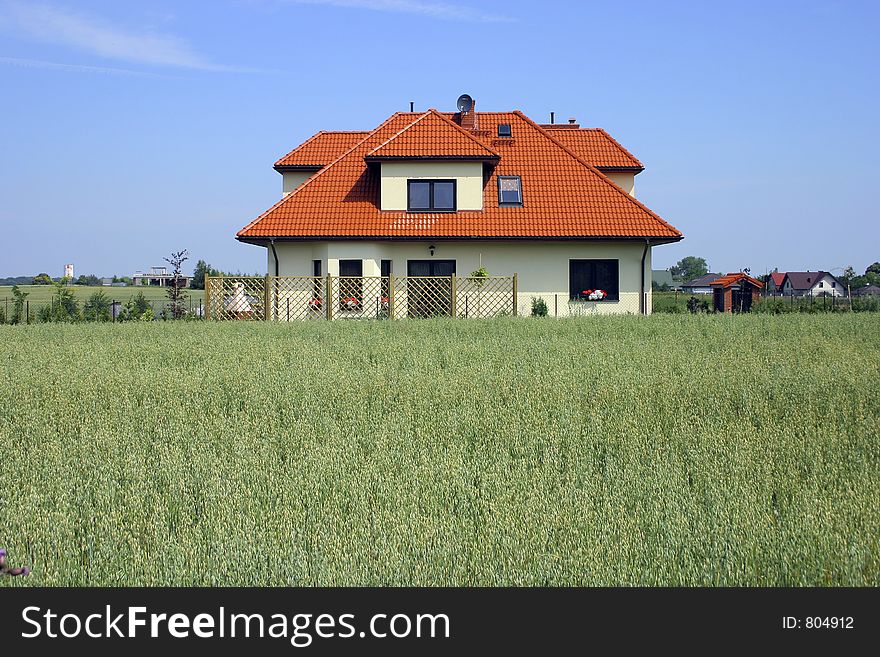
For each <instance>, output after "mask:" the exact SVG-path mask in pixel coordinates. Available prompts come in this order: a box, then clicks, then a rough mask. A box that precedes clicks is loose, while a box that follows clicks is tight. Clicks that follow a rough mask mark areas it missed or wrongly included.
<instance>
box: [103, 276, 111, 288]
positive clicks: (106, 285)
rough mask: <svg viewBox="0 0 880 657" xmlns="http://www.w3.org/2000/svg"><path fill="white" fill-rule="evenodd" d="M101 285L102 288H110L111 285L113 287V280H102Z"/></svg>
mask: <svg viewBox="0 0 880 657" xmlns="http://www.w3.org/2000/svg"><path fill="white" fill-rule="evenodd" d="M101 285H103V286H104V287H110V286H111V285H113V279H112V278H102V279H101Z"/></svg>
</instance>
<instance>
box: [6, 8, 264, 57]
mask: <svg viewBox="0 0 880 657" xmlns="http://www.w3.org/2000/svg"><path fill="white" fill-rule="evenodd" d="M3 9H4V11H3V12H2V13H0V25H5V26H6V27H7V29H10V28H11V29H13V30H15V33H16V34H20V35H24V36H26V37H28V38H31V39H34V40H38V41H45V42H48V43H52V44H56V45H57V44H63V45H67V46H71V47H73V48H77V49H79V50H82V51H85V52H89V53H91V54H94V55H99V56H101V57H106V58H108V59H116V60H122V61H127V62H135V63H139V64H150V65H154V66H168V67H175V68H187V69H196V70H203V71H239V72H242V71H247V69H240V68H234V67H229V66H221V65H218V64H213V63H211V62H210V61H208V60H207V59H205V58H204V57H203V56H202V55H200V54H199V53H197V52H196V51H195V50H194V49H193V48H192V46H191V45H190V44H189V43H187V42H186V41H185V40H184V39H181V38H179V37H176V36H173V35H168V34H153V33H141V34H139V33H135V32H131V31H128V30H126V29H125V28H122V27H119V26H116V25H112V24H110V23H108V22H106V21H103V20H101V19H98V18H93V17H86V16H84V15H82V14H77V13H73V12H70V11H67V10H64V9H60V8H57V7H52V6H50V5H34V4H24V3H21V2H7V3H5V4H4V6H3Z"/></svg>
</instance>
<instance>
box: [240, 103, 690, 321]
mask: <svg viewBox="0 0 880 657" xmlns="http://www.w3.org/2000/svg"><path fill="white" fill-rule="evenodd" d="M468 101H469V102H470V104H469V105H468V104H465V106H464V107H465V109H463V110H462V111H460V112H457V113H449V112H439V111H437V110H433V109H432V110H428V111H426V112H400V113H397V114H394V115H392V116H390V117H389V118H388V119H386V120H385V121H384V122H383V123H382V124H381V125H379V126H378V127H377V128H375V129H374V130H372V131H369V132H319V133H318V134H316V135H314V136H313V137H311V138H310V139H308V140H306V141H305V142H304V143H303V144H302V145H300V146H298V147H297V148H295V149H294V150H292V151H291V152H290V153H288V154H287V155H285V156H284V157H282V158H281V159H280V160H278V161H277V162H276V163H275V169H276V170H277V171H279V172H280V173H281V174H282V176H283V177H284V185H283V192H284V196H283V198H282V199H281V200H280V201H279V202H278V203H276V204H275V205H273V206H272V207H271V208H269V209H268V210H267V211H266V212H264V213H263V214H261V215H260V216H258V217H257V218H256V219H254V220H253V221H252V222H251V223H249V224H248V225H247V226H245V227H244V228H242V229H241V230H240V231H239V232H238V234H237V239H238V240H240V241H242V242H246V243H250V244H256V245H259V246H263V247H266V248H267V251H268V265H269V273H270V274H273V275H280V276H288V275H289V276H313V275H326V274H330V275H334V276H337V275H338V276H388V275H389V274H393V275H395V276H449V275H452V274H457V275H459V276H467V275H468V274H470V272H472V271H474V270H476V269H478V268H479V267H480V266H483V267H485V268H486V269H487V270H488V271H489V273H490V274H491V275H510V274H513V273H515V272H516V273H517V274H518V281H519V283H518V285H519V295H520V297H521V301H520V303H519V304H518V307H519V308H520V312H525V313H527V312H528V311H529V303H528V302H529V300H530V298H531V297H543V298H544V299H545V300H546V301H547V302H548V303H550V302H551V300H553V299H555V301H556V304H557V307H558V308H559V310H558V314H560V315H563V314H567V312H568V311H567V308H568V305H569V304H568V301H569V300H571V301H578V302H580V301H585V300H586V299H587V297H588V295H587V294H585V292H586V291H590V292H592V291H594V290H600V289H601V290H603V291H605V292H606V295H605V297H604V299H602V300H601V301H596V302H595V303H593V304H592V309H593V310H595V311H597V312H612V313H613V312H623V313H626V312H629V313H640V312H641V313H648V312H650V308H651V298H650V295H651V249H652V248H653V247H654V246H657V245H661V244H668V243H670V242H677V241H678V240H680V239H682V234H681V233H680V232H679V231H678V230H677V229H675V228H674V227H673V226H671V225H670V224H669V223H667V222H666V221H664V220H663V219H661V218H660V217H659V216H657V215H656V214H655V213H654V212H652V211H651V210H650V209H648V208H647V207H645V206H644V205H643V204H641V203H640V202H639V201H637V200H636V198H635V192H634V187H633V180H634V177H635V175H637V174H638V173H640V172H641V171H642V170H643V169H644V167H643V165H642V163H641V162H639V160H637V159H636V158H635V157H634V156H633V155H632V154H631V153H629V152H628V151H627V150H626V149H624V148H623V147H622V146H621V145H620V144H618V143H617V142H616V141H615V140H614V139H612V138H611V136H610V135H608V134H607V133H606V132H605V131H604V130H601V129H597V128H587V129H583V128H580V126H578V125H577V124H574V123H573V122H572V123H569V124H562V125H543V126H541V125H538V124H536V123H535V122H533V121H532V120H531V119H529V118H528V117H527V116H525V115H524V114H522V113H521V112H519V111H513V112H476V111H475V109H474V106H473V101H471V100H470V99H469V98H468ZM593 299H595V295H593Z"/></svg>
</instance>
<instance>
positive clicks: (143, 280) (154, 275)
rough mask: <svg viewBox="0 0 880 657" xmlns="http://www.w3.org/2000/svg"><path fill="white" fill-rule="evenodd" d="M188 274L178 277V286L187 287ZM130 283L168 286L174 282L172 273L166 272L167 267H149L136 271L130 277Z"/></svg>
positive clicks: (188, 281)
mask: <svg viewBox="0 0 880 657" xmlns="http://www.w3.org/2000/svg"><path fill="white" fill-rule="evenodd" d="M190 278H191V277H190V276H180V277H178V287H189V283H190ZM131 283H132V285H158V286H160V287H170V286H171V285H173V284H174V274H169V273H168V268H167V267H150V271H148V272H142V271H136V272H135V273H134V275H133V276H132V277H131Z"/></svg>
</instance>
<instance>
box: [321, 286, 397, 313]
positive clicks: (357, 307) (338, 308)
mask: <svg viewBox="0 0 880 657" xmlns="http://www.w3.org/2000/svg"><path fill="white" fill-rule="evenodd" d="M388 280H389V279H388V277H382V276H333V277H331V278H330V287H331V294H330V299H331V303H332V306H331V308H330V312H331V319H385V318H386V317H388V310H389V305H388V304H389V296H390V295H389V289H388Z"/></svg>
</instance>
